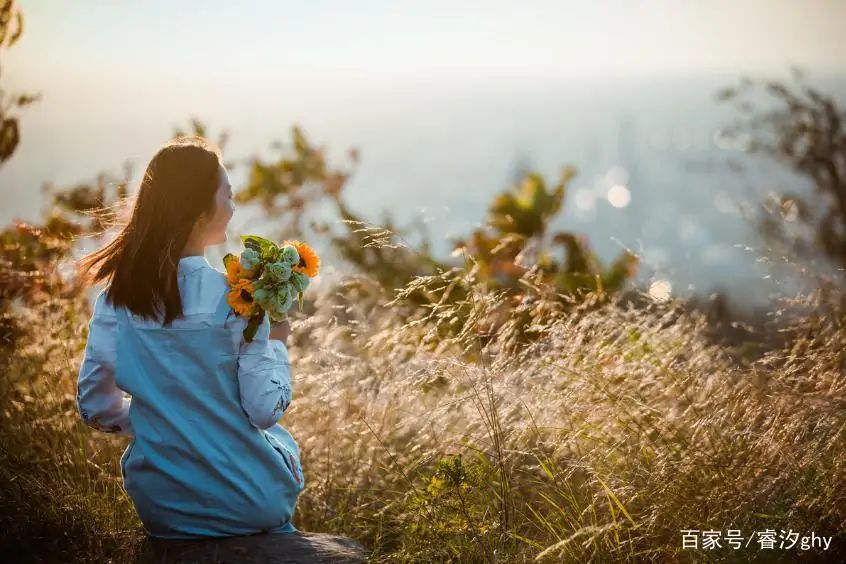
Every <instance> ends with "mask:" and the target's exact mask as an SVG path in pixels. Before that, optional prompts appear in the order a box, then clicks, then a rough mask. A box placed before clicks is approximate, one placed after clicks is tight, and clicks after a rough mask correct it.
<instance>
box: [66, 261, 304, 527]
mask: <svg viewBox="0 0 846 564" xmlns="http://www.w3.org/2000/svg"><path fill="white" fill-rule="evenodd" d="M178 283H179V290H180V295H181V297H182V301H183V312H184V315H183V317H182V318H180V319H176V320H174V321H173V322H172V324H171V326H170V327H162V326H161V324H160V323H157V322H155V321H153V320H145V319H142V318H140V317H136V316H135V315H134V314H132V313H130V312H128V310H126V309H125V308H118V309H115V308H113V307H112V306H111V304H109V303H108V302H107V301H106V295H105V290H103V291H101V292H100V294H99V295H98V296H97V299H96V301H95V304H94V313H93V315H92V317H91V320H90V323H89V333H88V340H87V343H86V348H85V356H84V358H83V361H82V365H81V367H80V371H79V378H78V393H77V398H76V400H77V408H78V410H79V414H80V416H81V418H82V419H83V420H84V421H85V422H86V424H88V425H89V426H90V427H92V428H94V429H97V430H100V431H104V432H107V433H116V434H121V435H126V436H131V437H132V441H131V442H130V443H129V445H128V446H127V448H126V450H125V451H124V453H123V455H122V456H121V460H120V463H121V474H122V477H123V481H124V489H125V490H126V492H127V494H128V495H129V497H130V498H131V499H132V501H133V504H134V505H135V509H136V511H137V513H138V516H139V518H140V519H141V521H142V523H143V524H144V527H145V528H146V530H147V532H148V533H149V534H150V535H151V536H155V537H159V538H183V539H190V538H198V537H209V536H211V537H222V536H232V535H248V534H254V533H259V532H272V533H277V532H278V533H287V532H295V531H297V529H296V527H295V526H294V525H293V523H292V521H291V519H292V517H293V514H294V510H295V507H296V502H297V497H298V495H299V493H300V492H301V491H302V490H303V488H304V487H305V478H304V476H303V472H302V465H301V462H300V452H299V446H298V445H297V442H296V441H295V440H294V438H293V437H292V436H291V434H290V433H289V432H288V431H287V430H286V429H285V428H284V427H283V426H282V425H280V424H279V423H278V421H279V419H280V417H282V414H283V413H284V412H285V410H286V409H287V408H288V406H289V405H290V403H291V397H292V396H291V371H290V363H289V361H288V351H287V348H286V347H285V345H284V344H283V343H282V342H281V341H278V340H274V339H270V338H269V336H270V322H269V320H268V319H267V317H265V321H264V323H263V324H262V325H261V326H260V327H259V329H258V331H257V332H256V335H255V337H254V339H253V340H252V342H250V343H247V342H246V341H245V340H244V338H243V335H242V333H243V330H244V328H245V326H246V322H247V320H246V319H245V318H243V317H241V316H239V315H236V314H235V313H234V312H233V311H232V308H231V307H230V306H229V305H228V303H227V302H226V294H227V292H228V290H229V288H228V284H227V282H226V277H225V275H224V273H223V272H221V271H218V270H216V269H214V268H212V266H211V265H210V264H209V263H208V261H207V260H206V259H205V257H202V256H188V257H183V258H182V259H180V261H179V267H178ZM125 394H126V395H125Z"/></svg>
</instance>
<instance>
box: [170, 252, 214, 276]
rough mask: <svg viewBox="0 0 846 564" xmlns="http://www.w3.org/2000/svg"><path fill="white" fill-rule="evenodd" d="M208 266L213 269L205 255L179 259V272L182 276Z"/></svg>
mask: <svg viewBox="0 0 846 564" xmlns="http://www.w3.org/2000/svg"><path fill="white" fill-rule="evenodd" d="M206 266H208V267H209V268H211V264H209V261H208V260H206V257H205V256H204V255H190V256H187V257H181V258H180V259H179V266H178V270H179V273H180V274H188V273H190V272H194V271H195V270H197V269H198V268H204V267H206Z"/></svg>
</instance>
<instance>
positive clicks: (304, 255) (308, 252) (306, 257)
mask: <svg viewBox="0 0 846 564" xmlns="http://www.w3.org/2000/svg"><path fill="white" fill-rule="evenodd" d="M282 244H283V245H291V246H293V247H294V248H295V249H297V252H298V253H299V254H300V262H299V264H295V265H294V266H293V269H292V270H293V271H294V272H300V273H302V274H305V275H306V276H308V277H309V278H314V277H315V276H317V273H318V272H319V270H320V257H319V256H317V253H315V252H314V249H312V248H311V247H309V246H308V245H306V244H305V243H303V242H301V241H285V242H284V243H282Z"/></svg>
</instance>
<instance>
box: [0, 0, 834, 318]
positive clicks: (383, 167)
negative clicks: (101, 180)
mask: <svg viewBox="0 0 846 564" xmlns="http://www.w3.org/2000/svg"><path fill="white" fill-rule="evenodd" d="M17 4H18V8H19V9H20V11H21V12H23V14H25V21H26V28H25V32H24V33H22V35H21V36H20V37H19V38H18V40H17V41H16V43H15V45H14V48H8V49H7V50H5V51H4V52H3V54H2V69H3V75H2V85H3V88H4V89H5V90H6V91H7V93H9V94H12V93H17V92H19V91H20V92H26V93H37V94H39V95H40V97H39V99H38V100H37V102H35V103H32V104H28V105H27V107H25V108H21V109H20V110H19V111H18V112H17V114H18V118H19V121H20V123H19V136H20V142H19V144H18V146H17V147H16V149H15V151H14V154H13V155H12V156H11V157H10V158H8V160H7V161H6V162H4V163H3V165H2V168H0V198H2V203H3V205H2V206H0V221H2V222H3V224H6V223H8V222H10V221H12V220H13V218H20V219H23V220H26V221H32V222H35V221H37V220H38V218H40V217H41V216H42V215H43V214H44V213H45V212H46V211H47V210H48V209H49V207H50V205H51V202H50V200H49V198H46V197H45V195H44V193H43V191H42V186H44V185H45V183H47V184H50V185H52V186H53V187H56V186H58V187H63V188H64V187H69V186H73V185H75V184H79V183H84V182H91V181H93V179H94V178H95V177H96V175H97V174H98V173H100V172H109V173H113V174H114V175H115V176H116V177H119V178H122V179H124V180H129V182H130V185H131V186H132V185H133V184H132V183H137V181H138V179H139V177H140V174H141V173H142V172H143V170H144V167H145V166H146V163H147V162H148V161H149V159H150V157H151V156H152V154H153V152H154V151H155V150H156V148H157V147H158V146H159V145H160V144H162V143H163V142H165V141H166V140H167V139H169V138H170V137H171V136H172V135H173V133H174V131H175V130H176V129H178V128H185V127H186V126H187V124H189V119H191V118H196V119H198V120H201V122H202V123H203V124H204V126H206V127H208V128H209V130H210V131H211V132H212V133H213V134H212V135H210V137H212V138H213V139H214V138H215V135H216V134H217V132H222V131H224V130H225V131H226V132H227V133H228V134H229V135H228V141H227V143H226V147H225V156H226V157H228V158H229V159H230V163H231V164H232V166H231V169H230V176H231V178H232V180H233V182H234V184H235V186H236V187H237V186H243V185H244V184H246V183H248V181H249V176H250V174H251V168H250V162H251V160H253V161H254V160H255V159H256V158H258V156H260V155H264V156H265V157H266V158H269V157H268V156H269V155H271V154H272V153H273V146H272V143H273V142H274V141H279V140H281V141H283V142H284V141H286V138H287V137H288V131H289V129H290V128H291V127H292V125H294V124H297V125H299V126H300V127H302V129H303V131H304V132H305V134H306V135H307V136H308V138H309V139H310V141H311V142H312V143H314V145H315V146H318V147H322V148H325V152H326V155H327V161H328V162H338V163H340V162H344V161H343V159H344V154H345V151H348V150H349V149H353V148H354V149H355V150H356V151H357V152H358V157H359V159H358V161H357V165H356V166H355V170H354V172H352V173H350V174H349V176H348V178H347V179H346V185H345V188H344V194H345V197H346V198H347V203H348V205H349V207H350V209H352V210H354V211H355V212H356V213H359V214H361V215H363V216H367V217H369V218H372V219H373V220H374V221H377V220H378V219H379V218H380V217H382V212H383V210H389V211H390V213H391V215H392V217H393V218H394V220H395V221H396V222H397V223H398V224H408V223H411V222H417V223H419V224H421V225H422V226H423V227H424V228H425V230H426V231H427V232H428V234H429V236H430V238H431V245H432V247H431V248H432V251H433V253H434V254H435V255H436V256H447V255H448V253H449V252H450V250H451V249H452V246H453V243H452V241H453V240H454V239H455V238H460V237H461V236H463V235H465V234H467V233H468V232H470V231H471V230H472V229H474V228H476V227H478V226H479V225H480V224H481V222H483V221H484V219H485V214H486V210H487V206H488V203H489V202H490V201H491V200H492V199H493V198H494V196H495V195H496V194H498V193H500V192H502V191H504V190H506V189H508V188H509V186H511V185H512V184H514V183H516V182H518V181H519V179H520V178H521V176H522V175H523V174H524V173H525V172H527V171H535V172H537V173H539V174H541V175H544V176H545V177H546V178H548V179H550V181H551V182H554V181H555V180H556V179H557V178H558V176H559V175H560V173H561V170H562V168H563V167H564V166H565V165H571V166H572V167H573V168H574V171H575V173H574V174H573V176H572V178H571V179H570V180H569V181H568V182H567V186H566V194H565V197H564V201H563V205H562V206H561V209H560V212H558V213H556V214H555V217H554V218H552V219H551V225H550V229H552V228H557V229H566V230H568V231H572V232H578V233H580V234H582V235H583V236H584V237H585V238H586V241H587V244H589V245H590V247H591V249H592V250H593V251H594V252H595V253H596V255H597V256H598V257H599V258H600V259H602V260H603V261H606V262H610V261H612V260H613V259H614V257H616V256H618V255H619V254H620V253H621V252H622V251H624V250H625V249H628V250H629V251H630V252H632V253H634V254H636V255H637V256H638V258H639V266H638V268H637V273H636V276H635V278H634V279H635V281H637V282H639V283H640V284H641V285H643V286H644V287H646V288H652V291H653V293H655V294H656V295H657V296H659V297H660V296H664V295H667V294H672V295H674V296H678V297H689V296H695V295H699V296H708V295H711V294H712V293H713V292H715V291H719V292H724V293H725V295H726V296H727V297H728V299H729V301H730V302H731V303H732V304H733V305H734V306H735V307H739V308H745V309H749V308H753V307H756V306H761V305H763V304H765V303H766V302H767V300H768V299H769V296H770V294H771V293H773V292H787V293H791V292H795V291H798V290H801V288H802V286H801V284H800V283H798V282H796V281H795V280H793V279H792V278H791V276H790V273H789V272H788V271H786V270H779V267H778V264H777V262H778V261H777V257H778V255H779V253H780V251H779V250H778V249H774V248H773V246H772V242H771V241H769V240H767V239H766V238H764V237H762V233H761V225H760V224H761V222H762V221H763V220H764V219H765V218H763V217H762V214H765V213H766V205H765V204H766V202H768V201H769V202H770V203H771V204H772V203H773V202H775V204H776V207H777V208H778V212H779V213H780V214H781V216H782V219H786V221H787V222H788V223H789V222H794V223H799V222H798V221H795V220H796V219H797V217H796V216H797V215H799V214H798V211H799V209H798V203H799V202H800V201H799V200H798V199H796V200H791V201H788V202H787V204H785V202H784V198H783V195H784V194H785V193H793V194H795V195H796V196H804V197H806V198H810V201H811V202H813V201H819V196H818V195H815V194H814V190H813V188H814V186H813V185H814V181H813V179H812V178H809V177H808V175H807V174H802V173H801V171H797V170H796V167H793V166H790V163H788V164H781V165H776V164H775V163H774V161H773V159H772V158H770V157H771V156H772V155H758V154H756V153H755V151H752V150H750V148H751V146H752V145H753V142H752V140H753V137H752V136H751V134H750V133H749V132H745V131H743V132H741V133H740V134H739V135H730V132H731V127H732V124H733V123H735V122H736V120H737V118H738V117H742V115H743V112H742V111H740V110H739V109H738V106H737V105H736V104H732V103H729V102H731V100H725V99H721V97H720V92H722V91H723V90H724V89H726V88H729V87H734V86H737V85H738V83H739V82H740V81H742V80H744V79H746V80H762V81H763V80H769V81H783V82H784V83H785V84H788V85H790V84H791V81H792V80H793V78H794V77H795V75H796V74H797V71H798V72H801V73H802V75H803V76H804V79H805V81H806V83H807V84H809V85H812V86H813V87H815V88H817V89H818V90H819V91H820V92H823V93H825V94H826V95H828V96H831V97H832V98H833V99H834V100H836V101H838V102H840V103H842V101H843V99H844V96H846V79H844V73H846V44H844V42H843V41H842V29H841V27H840V26H841V23H842V22H843V21H846V5H845V4H843V3H842V2H835V1H824V2H814V3H796V2H791V1H787V0H784V1H783V0H765V1H747V2H742V3H738V2H733V1H730V0H726V1H723V0H713V1H708V2H684V3H679V2H673V1H646V2H616V1H603V2H560V1H540V0H531V1H525V2H501V1H490V0H487V1H485V2H461V3H455V2H440V1H431V2H426V3H406V2H387V1H385V2H376V1H366V2H361V3H357V4H356V6H355V8H354V9H352V8H350V7H341V6H340V5H338V4H337V3H333V2H323V1H315V2H309V3H307V4H305V5H304V4H302V3H291V2H277V1H274V2H251V3H249V4H246V5H241V4H238V5H236V4H233V3H231V2H222V1H220V2H214V1H203V2H193V1H186V2H179V3H174V2H166V1H153V2H145V3H143V4H139V3H122V2H103V1H95V2H85V3H83V4H68V3H66V2H61V1H58V0H56V1H51V0H40V1H38V2H18V3H17ZM749 100H750V101H747V102H745V104H747V108H746V109H747V111H748V110H749V107H751V105H752V104H754V107H755V108H756V110H760V111H761V112H763V111H764V110H766V109H767V108H774V107H777V104H776V100H775V99H774V98H773V97H772V96H770V95H768V94H767V93H766V91H765V89H760V91H751V92H750V94H749ZM126 165H129V166H130V167H131V169H128V170H126V171H124V172H121V171H123V170H124V167H125V166H126ZM791 202H793V203H791ZM762 204H763V207H762ZM791 206H792V207H791ZM770 211H772V210H770ZM315 213H316V214H317V216H320V214H321V213H322V212H321V211H320V210H319V209H318V210H316V211H315ZM324 215H325V214H324ZM256 217H257V214H256V211H255V206H253V205H251V204H250V203H249V202H246V201H245V202H244V205H242V206H240V207H239V210H238V214H237V215H236V218H235V220H234V221H233V223H232V230H233V235H236V239H237V235H239V234H242V233H244V232H245V229H246V228H247V227H246V226H247V225H249V226H250V229H252V230H254V231H255V230H258V231H259V232H262V229H261V228H259V227H257V226H258V225H259V224H258V223H256V222H255V218H256ZM277 224H278V221H277ZM282 233H283V234H284V233H285V232H284V229H283V231H282ZM315 243H316V245H317V246H318V247H321V241H320V238H319V237H318V238H317V240H316V241H315ZM324 246H325V245H324ZM813 248H814V245H810V246H807V247H806V248H805V249H804V251H809V250H813ZM89 250H90V247H89ZM322 250H323V251H324V252H325V251H326V250H327V249H325V248H324V249H322ZM804 251H803V252H804ZM222 253H223V251H222V250H221V252H220V256H222ZM766 255H772V256H775V257H776V260H774V259H773V258H772V256H770V258H765V259H762V257H764V256H766ZM806 258H807V259H809V260H811V257H810V255H809V254H807V253H806ZM827 265H828V263H825V262H824V263H823V265H822V266H820V268H823V269H824V268H827ZM839 266H840V267H842V264H841V265H839Z"/></svg>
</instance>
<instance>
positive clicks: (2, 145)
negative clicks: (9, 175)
mask: <svg viewBox="0 0 846 564" xmlns="http://www.w3.org/2000/svg"><path fill="white" fill-rule="evenodd" d="M23 30H24V26H23V12H21V10H20V8H18V6H17V3H16V2H15V0H0V50H2V49H4V48H6V49H8V48H10V47H12V46H13V45H14V44H15V43H17V41H18V40H19V39H20V37H21V35H22V34H23ZM0 76H2V67H0ZM39 98H40V94H23V93H17V94H12V93H10V92H6V91H4V90H3V89H2V88H0V165H2V164H3V163H4V162H5V161H7V160H9V158H11V156H12V153H14V152H15V149H16V148H17V146H18V143H19V142H20V128H19V125H18V118H17V117H16V116H15V115H14V112H13V110H14V109H15V108H22V107H24V106H27V105H29V104H31V103H33V102H35V101H37V100H38V99H39Z"/></svg>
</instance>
